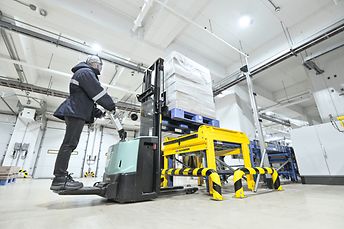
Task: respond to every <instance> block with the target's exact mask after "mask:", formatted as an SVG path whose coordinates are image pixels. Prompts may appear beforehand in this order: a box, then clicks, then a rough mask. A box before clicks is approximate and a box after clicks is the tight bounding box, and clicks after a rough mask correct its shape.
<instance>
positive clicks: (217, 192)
mask: <svg viewBox="0 0 344 229" xmlns="http://www.w3.org/2000/svg"><path fill="white" fill-rule="evenodd" d="M161 175H169V176H197V177H200V176H202V177H209V193H210V194H211V195H213V199H214V200H223V197H222V192H221V180H220V177H219V174H217V172H216V171H215V170H214V169H210V168H196V169H192V168H184V169H163V170H162V171H161Z"/></svg>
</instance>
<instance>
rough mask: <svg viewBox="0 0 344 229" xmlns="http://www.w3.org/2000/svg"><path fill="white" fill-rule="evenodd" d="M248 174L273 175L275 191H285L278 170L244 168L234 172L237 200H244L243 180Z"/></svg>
mask: <svg viewBox="0 0 344 229" xmlns="http://www.w3.org/2000/svg"><path fill="white" fill-rule="evenodd" d="M246 174H252V175H254V174H271V176H272V183H273V186H274V188H275V189H277V190H278V191H281V190H283V189H282V187H281V182H280V179H279V177H278V173H277V171H276V169H274V168H269V167H254V168H242V169H238V170H236V171H235V172H234V190H235V198H244V197H245V195H244V188H243V187H242V181H241V180H242V178H243V176H244V175H246Z"/></svg>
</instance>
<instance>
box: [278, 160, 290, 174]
mask: <svg viewBox="0 0 344 229" xmlns="http://www.w3.org/2000/svg"><path fill="white" fill-rule="evenodd" d="M289 162H290V161H289V159H288V160H287V161H286V162H284V163H283V164H282V165H281V166H280V167H279V168H278V169H276V171H277V172H278V171H280V170H281V169H282V168H283V167H284V166H285V165H286V164H288V163H289Z"/></svg>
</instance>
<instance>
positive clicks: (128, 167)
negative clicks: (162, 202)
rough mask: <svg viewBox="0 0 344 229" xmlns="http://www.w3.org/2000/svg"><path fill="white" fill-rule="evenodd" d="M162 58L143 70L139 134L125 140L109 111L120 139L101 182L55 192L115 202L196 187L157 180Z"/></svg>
mask: <svg viewBox="0 0 344 229" xmlns="http://www.w3.org/2000/svg"><path fill="white" fill-rule="evenodd" d="M163 77H164V60H163V59H161V58H160V59H158V60H157V61H156V62H155V63H154V64H153V65H152V66H151V67H150V68H148V69H147V70H146V72H145V74H144V78H143V85H142V94H140V95H137V99H138V101H139V102H140V103H141V126H140V137H138V138H135V139H133V140H126V132H125V131H124V129H123V127H122V125H121V123H120V122H119V120H118V119H117V118H115V117H114V116H113V115H112V114H110V118H111V120H112V122H113V123H114V124H115V126H116V129H117V131H118V133H119V136H120V138H121V140H120V141H119V142H118V143H117V144H115V145H112V146H110V148H109V151H108V155H107V159H106V166H105V173H104V176H103V181H102V182H96V183H95V184H94V186H93V187H83V188H81V189H78V190H73V191H70V190H63V191H57V193H58V194H59V195H99V196H102V197H105V198H107V199H108V200H113V201H116V202H119V203H127V202H138V201H144V200H152V199H155V198H157V197H158V196H159V195H162V194H167V193H171V192H185V193H187V194H191V193H195V192H196V191H197V190H198V188H196V187H187V188H184V187H182V186H178V187H171V188H160V183H161V164H162V156H161V120H162V116H161V115H162V104H163V103H164V97H163V96H162V92H161V86H162V85H163V83H164V82H163Z"/></svg>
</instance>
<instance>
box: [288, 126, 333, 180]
mask: <svg viewBox="0 0 344 229" xmlns="http://www.w3.org/2000/svg"><path fill="white" fill-rule="evenodd" d="M291 141H292V144H293V148H294V151H295V156H296V161H297V164H298V167H299V171H300V175H301V176H307V175H329V169H328V167H327V165H326V161H325V158H324V153H323V149H322V146H321V144H320V142H319V137H318V135H317V132H316V129H315V126H309V127H303V128H299V129H293V130H292V131H291Z"/></svg>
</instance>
